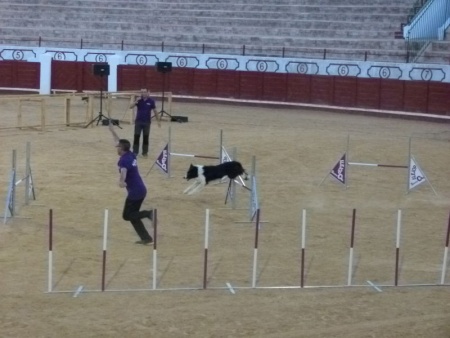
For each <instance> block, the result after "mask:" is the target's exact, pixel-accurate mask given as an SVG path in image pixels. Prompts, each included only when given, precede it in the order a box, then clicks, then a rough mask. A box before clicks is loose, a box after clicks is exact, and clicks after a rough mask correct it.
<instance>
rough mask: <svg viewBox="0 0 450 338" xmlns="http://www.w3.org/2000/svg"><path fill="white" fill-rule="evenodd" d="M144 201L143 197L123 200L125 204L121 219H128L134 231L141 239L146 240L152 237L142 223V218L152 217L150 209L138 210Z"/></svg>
mask: <svg viewBox="0 0 450 338" xmlns="http://www.w3.org/2000/svg"><path fill="white" fill-rule="evenodd" d="M143 201H144V198H142V199H139V200H130V199H128V198H127V199H126V200H125V206H124V208H123V215H122V217H123V219H124V220H125V221H130V222H131V224H132V225H133V227H134V230H136V233H137V234H138V236H139V237H140V238H141V240H142V241H146V240H152V237H151V236H150V235H149V233H148V231H147V229H146V228H145V226H144V223H142V219H143V218H150V219H151V217H152V215H151V211H147V210H143V211H139V209H140V208H141V205H142V202H143Z"/></svg>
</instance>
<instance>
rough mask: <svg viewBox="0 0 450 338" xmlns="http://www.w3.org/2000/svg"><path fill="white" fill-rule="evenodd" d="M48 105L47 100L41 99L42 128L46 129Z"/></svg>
mask: <svg viewBox="0 0 450 338" xmlns="http://www.w3.org/2000/svg"><path fill="white" fill-rule="evenodd" d="M45 118H46V106H45V100H44V99H41V130H42V131H45Z"/></svg>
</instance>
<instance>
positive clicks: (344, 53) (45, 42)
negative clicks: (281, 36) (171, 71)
mask: <svg viewBox="0 0 450 338" xmlns="http://www.w3.org/2000/svg"><path fill="white" fill-rule="evenodd" d="M0 43H1V44H3V45H8V46H18V49H19V48H25V47H47V48H76V49H88V50H93V49H97V50H112V51H117V50H119V51H143V52H147V53H149V52H150V53H151V52H154V53H156V52H168V53H192V54H217V55H222V56H223V55H230V56H233V55H234V56H237V55H244V56H255V57H277V58H306V59H313V60H349V61H385V62H401V63H403V62H409V60H410V58H411V54H412V53H411V51H412V50H417V48H419V47H417V46H415V45H413V44H414V43H416V41H413V40H409V41H407V48H406V50H399V51H398V52H396V51H383V50H362V49H350V48H349V49H340V48H310V47H284V46H279V47H277V46H258V45H232V44H230V45H226V44H212V43H211V44H206V43H178V42H170V43H168V42H164V41H148V42H142V41H140V42H134V41H125V40H121V41H117V42H107V41H100V40H86V39H73V40H69V39H47V38H43V37H40V36H39V37H36V38H26V39H5V38H4V39H0ZM418 43H420V42H418ZM442 62H445V63H447V60H445V61H443V60H441V58H440V57H436V58H435V59H434V58H433V57H432V56H431V57H429V58H428V60H427V63H442Z"/></svg>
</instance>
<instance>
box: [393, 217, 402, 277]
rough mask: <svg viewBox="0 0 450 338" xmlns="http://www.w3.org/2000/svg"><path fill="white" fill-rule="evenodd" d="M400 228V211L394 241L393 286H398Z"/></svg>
mask: <svg viewBox="0 0 450 338" xmlns="http://www.w3.org/2000/svg"><path fill="white" fill-rule="evenodd" d="M401 227H402V211H401V210H400V209H399V210H398V212H397V235H396V240H395V278H394V285H395V286H398V277H399V262H400V232H401Z"/></svg>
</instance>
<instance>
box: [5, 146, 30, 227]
mask: <svg viewBox="0 0 450 338" xmlns="http://www.w3.org/2000/svg"><path fill="white" fill-rule="evenodd" d="M21 184H22V185H24V186H25V190H24V193H25V205H29V202H30V199H33V200H35V199H36V196H35V193H34V182H33V175H32V172H31V144H30V142H27V143H26V157H25V176H24V177H22V178H19V179H17V151H16V149H13V151H12V166H11V172H10V178H9V185H8V190H7V194H6V199H5V209H4V213H3V224H6V222H7V221H8V218H14V217H17V197H16V192H17V189H18V187H19V186H20V185H21Z"/></svg>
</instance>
